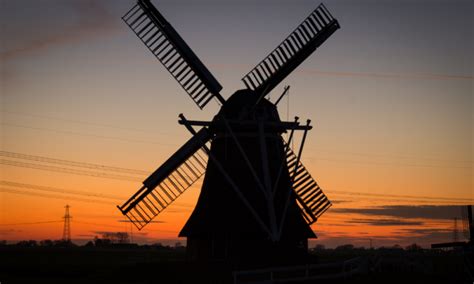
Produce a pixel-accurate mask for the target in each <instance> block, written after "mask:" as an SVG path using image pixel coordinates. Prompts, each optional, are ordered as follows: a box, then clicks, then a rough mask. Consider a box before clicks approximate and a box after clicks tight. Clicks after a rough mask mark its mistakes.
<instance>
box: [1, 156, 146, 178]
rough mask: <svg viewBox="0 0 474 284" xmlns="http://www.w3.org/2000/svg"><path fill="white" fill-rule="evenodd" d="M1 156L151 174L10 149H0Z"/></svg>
mask: <svg viewBox="0 0 474 284" xmlns="http://www.w3.org/2000/svg"><path fill="white" fill-rule="evenodd" d="M0 156H3V157H8V158H14V159H24V160H30V161H37V162H45V163H51V164H58V165H64V166H71V167H82V168H88V169H96V170H102V171H113V172H121V173H128V174H139V175H146V174H149V172H147V171H143V170H135V169H126V168H120V167H113V166H105V165H99V164H92V163H84V162H76V161H72V160H64V159H56V158H49V157H44V156H35V155H28V154H22V153H15V152H8V151H0Z"/></svg>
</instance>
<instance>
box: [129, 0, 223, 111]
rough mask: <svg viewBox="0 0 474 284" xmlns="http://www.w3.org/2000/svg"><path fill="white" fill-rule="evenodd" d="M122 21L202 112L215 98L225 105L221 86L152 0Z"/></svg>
mask: <svg viewBox="0 0 474 284" xmlns="http://www.w3.org/2000/svg"><path fill="white" fill-rule="evenodd" d="M122 19H123V20H124V22H125V23H126V24H127V25H128V26H129V27H130V29H132V31H133V32H134V33H135V34H136V35H137V36H138V37H139V38H140V40H141V41H143V43H144V44H145V45H146V46H147V47H148V49H149V50H150V51H151V52H152V53H153V55H155V56H156V58H158V60H159V61H160V62H161V63H162V64H163V66H165V68H166V69H167V70H168V71H169V72H170V73H171V75H172V76H173V77H174V78H175V79H176V80H177V81H178V83H179V84H180V85H181V86H182V87H183V89H184V90H185V91H186V93H188V95H189V96H190V97H191V99H193V101H194V102H195V103H196V104H197V105H198V107H199V108H201V109H202V108H203V107H204V106H206V104H207V103H208V102H209V101H210V100H211V99H212V98H214V97H216V98H217V99H218V100H219V101H220V102H221V103H223V102H224V99H223V98H222V96H221V95H220V94H219V91H220V90H221V89H222V86H221V85H220V84H219V82H217V80H216V78H214V76H212V74H211V73H210V72H209V70H208V69H207V68H206V67H205V66H204V64H203V63H202V62H201V60H199V58H198V57H197V56H196V54H194V52H193V51H192V50H191V48H190V47H189V46H188V45H187V44H186V42H185V41H184V40H183V39H182V38H181V36H180V35H179V34H178V33H177V32H176V30H175V29H174V28H173V27H172V26H171V25H170V24H169V23H168V22H167V21H166V19H165V18H164V17H163V16H162V15H161V14H160V12H158V10H157V9H156V8H155V7H154V6H153V4H151V2H150V1H149V0H138V1H137V4H136V5H135V6H133V7H132V9H130V10H129V11H128V12H127V13H126V14H125V15H124V16H123V17H122Z"/></svg>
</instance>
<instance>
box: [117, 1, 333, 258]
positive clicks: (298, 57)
mask: <svg viewBox="0 0 474 284" xmlns="http://www.w3.org/2000/svg"><path fill="white" fill-rule="evenodd" d="M122 19H123V20H124V22H125V23H126V24H127V25H128V26H129V27H130V28H131V29H132V31H133V32H135V34H136V35H137V36H138V37H139V38H140V39H141V41H142V42H143V43H144V44H145V45H146V47H147V48H148V49H149V50H150V51H151V52H152V53H153V55H154V56H155V57H156V58H157V59H158V60H159V61H160V62H161V63H162V64H163V66H164V67H165V68H166V69H167V70H168V71H169V72H170V74H171V75H172V76H173V77H174V78H175V79H176V80H177V81H178V83H179V84H180V85H181V86H182V87H183V89H184V90H185V91H186V93H187V94H188V95H189V96H190V98H191V99H192V100H193V101H194V102H195V103H196V104H197V106H198V107H199V108H201V109H202V108H203V107H205V106H206V105H207V104H208V103H209V102H210V101H211V100H212V99H213V98H215V99H217V100H218V101H219V102H220V103H221V104H222V107H221V109H220V110H219V112H218V113H217V114H216V115H215V117H214V119H213V120H212V121H191V120H187V119H186V118H185V117H184V116H183V115H182V114H181V115H180V120H179V123H180V124H183V125H184V126H185V127H186V128H187V129H188V130H189V131H190V132H191V133H192V134H193V136H192V137H191V138H190V139H189V140H188V141H187V142H186V143H184V144H183V146H181V147H180V148H179V149H178V150H177V151H176V152H175V153H174V154H173V155H172V156H171V157H170V158H169V159H168V160H166V161H165V162H164V163H163V164H162V165H161V166H160V167H159V168H158V169H157V170H156V171H155V172H154V173H152V174H151V175H150V176H149V177H148V178H147V179H145V180H144V181H143V186H142V187H141V188H140V189H139V190H138V192H137V193H135V194H134V195H133V196H132V197H131V198H130V199H129V200H128V201H127V202H125V203H124V204H123V205H122V206H118V208H119V209H120V211H121V212H122V213H123V214H124V215H126V216H127V217H128V218H129V219H130V220H131V222H132V223H133V224H134V225H136V226H137V227H138V229H142V228H143V227H144V226H145V225H147V224H148V223H149V222H150V221H151V220H152V219H153V218H155V217H156V216H157V215H158V214H159V213H161V212H162V211H163V210H164V209H166V208H167V207H168V206H169V205H170V204H171V203H172V202H173V201H174V200H176V198H178V197H179V196H180V195H181V194H182V193H183V192H184V191H185V190H187V189H188V188H189V187H191V186H192V185H193V184H194V183H195V182H196V181H198V180H199V179H200V178H201V177H202V176H204V180H203V184H202V188H201V193H200V196H199V199H198V202H197V205H196V207H195V209H194V211H193V212H192V214H191V216H190V218H189V219H188V221H187V222H186V224H185V226H184V227H183V229H182V230H181V232H180V234H179V235H180V236H182V237H187V252H188V254H189V256H190V257H191V258H193V259H197V260H204V259H210V260H225V261H226V262H228V263H238V264H239V265H241V264H242V263H247V264H249V263H273V262H278V263H282V262H295V261H304V257H302V256H305V255H306V252H307V242H308V238H315V237H316V235H315V234H314V232H313V231H312V229H311V227H310V225H311V224H313V223H315V222H316V221H317V219H318V218H319V217H320V216H321V215H322V214H323V213H324V212H325V211H326V210H327V209H328V208H329V207H330V206H331V202H330V201H329V200H328V198H327V197H326V195H325V194H324V193H323V192H322V190H321V188H320V187H319V185H318V184H317V183H316V181H315V180H314V179H313V178H312V176H311V175H310V174H309V172H308V171H307V170H306V168H305V167H304V165H303V164H302V163H301V154H302V149H303V145H304V142H305V139H306V134H307V131H308V130H310V129H311V128H312V127H311V126H310V125H309V124H310V121H309V120H308V121H307V123H306V125H300V123H299V122H298V118H296V119H295V121H292V122H291V121H290V122H289V121H281V120H280V117H279V115H278V110H277V104H278V102H279V101H280V100H281V98H282V97H283V96H284V94H286V92H287V90H288V88H289V87H286V88H285V92H284V93H283V94H282V95H281V96H280V98H279V99H278V100H277V101H276V102H275V103H272V102H270V101H269V100H267V99H266V98H265V96H266V95H267V94H268V93H270V92H271V91H272V90H273V89H274V88H275V87H276V86H277V85H278V84H279V83H280V82H281V81H283V80H284V79H285V78H286V77H287V76H288V75H289V74H290V73H291V72H292V71H293V70H294V69H296V68H297V67H298V66H299V65H300V64H301V63H302V62H303V61H304V60H305V59H306V58H307V57H308V56H310V55H311V54H312V53H313V52H314V51H315V50H316V49H317V48H318V47H319V46H320V45H321V44H322V43H323V42H325V41H326V40H327V39H328V38H329V37H330V36H331V35H332V34H333V33H334V32H335V31H336V30H337V29H339V23H338V22H337V20H336V19H335V18H333V16H332V15H331V14H330V12H329V11H328V10H327V9H326V7H325V6H324V5H323V4H320V5H319V6H318V7H317V8H316V9H315V10H314V11H312V12H311V14H310V15H309V16H308V17H307V18H306V19H305V20H304V21H303V22H302V23H301V24H300V25H299V26H298V27H297V28H296V29H295V30H294V31H293V32H292V33H291V34H290V35H289V36H288V37H287V38H286V39H285V40H284V41H283V42H282V43H281V44H280V45H279V46H277V48H275V49H274V50H273V51H272V52H271V53H270V54H269V55H268V56H267V57H265V58H264V59H263V60H262V61H261V62H260V63H259V64H257V66H256V67H255V68H253V69H252V70H251V71H250V72H249V73H247V74H246V75H245V76H244V77H243V79H242V81H243V82H244V84H245V86H246V89H242V90H238V91H236V92H235V93H234V94H233V95H232V96H231V97H230V98H228V99H227V100H225V99H224V98H223V97H222V96H221V95H220V93H219V92H220V91H221V89H222V86H221V85H220V84H219V82H218V81H217V80H216V79H215V78H214V76H213V75H212V74H211V73H210V71H209V70H208V69H207V68H206V67H205V66H204V64H203V63H202V62H201V61H200V59H199V58H198V57H197V56H196V54H195V53H194V52H193V51H192V50H191V48H190V47H189V46H188V45H187V44H186V42H185V41H184V40H183V39H182V38H181V36H180V35H179V34H178V32H177V31H176V30H175V29H174V28H173V26H172V25H171V24H170V23H168V22H167V21H166V19H165V18H164V17H163V15H161V13H160V12H159V11H158V10H157V9H156V8H155V7H154V6H153V4H152V3H151V2H150V0H137V4H136V5H135V6H133V7H132V9H130V11H128V12H127V13H126V14H125V15H124V16H123V17H122ZM194 127H199V130H195V129H194ZM294 131H303V135H302V140H301V143H300V148H299V150H298V152H297V153H294V152H293V149H292V148H291V147H290V145H291V142H292V139H293V133H294ZM284 132H286V133H288V139H287V140H286V141H285V139H283V137H282V133H284Z"/></svg>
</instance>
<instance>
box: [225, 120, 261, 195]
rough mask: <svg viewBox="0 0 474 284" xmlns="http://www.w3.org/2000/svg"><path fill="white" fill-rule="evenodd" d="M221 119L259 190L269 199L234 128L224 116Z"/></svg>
mask: <svg viewBox="0 0 474 284" xmlns="http://www.w3.org/2000/svg"><path fill="white" fill-rule="evenodd" d="M220 119H221V120H222V121H223V122H224V126H225V128H226V129H227V131H229V134H230V136H231V137H232V139H233V140H234V142H235V144H236V145H237V148H238V149H239V152H240V154H241V155H242V157H243V158H244V161H245V163H246V164H247V166H248V167H249V170H250V172H251V173H252V176H253V177H254V179H255V181H256V182H257V185H258V188H259V189H260V191H261V192H262V193H263V195H264V196H265V197H266V198H268V194H267V191H266V190H265V187H264V186H263V184H262V181H261V180H260V178H259V177H258V175H257V172H256V171H255V169H254V168H253V166H252V163H251V162H250V160H249V157H248V156H247V153H245V151H244V149H243V148H242V145H240V142H239V140H238V139H237V136H235V133H234V131H233V130H232V128H231V127H230V125H229V122H228V121H227V119H226V118H225V117H223V116H221V117H220Z"/></svg>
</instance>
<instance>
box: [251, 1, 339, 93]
mask: <svg viewBox="0 0 474 284" xmlns="http://www.w3.org/2000/svg"><path fill="white" fill-rule="evenodd" d="M337 29H339V23H338V22H337V20H336V19H334V18H333V17H332V15H331V13H329V11H328V10H327V9H326V7H325V6H324V5H323V4H320V5H319V6H318V7H317V8H316V9H315V10H314V11H313V12H312V13H311V14H310V15H309V16H308V17H307V18H306V19H305V20H304V21H303V22H302V23H301V24H300V25H299V26H298V27H297V28H296V29H295V30H294V31H293V32H292V33H291V34H290V35H289V36H288V37H287V38H286V39H285V40H284V41H283V42H282V43H281V44H280V45H279V46H278V47H277V48H275V49H274V50H273V51H272V52H271V53H270V54H269V55H268V56H267V57H265V59H263V60H262V61H261V62H260V63H259V64H257V66H256V67H255V68H254V69H252V71H250V72H249V73H247V75H245V76H244V78H243V79H242V81H243V82H244V84H245V85H246V86H247V88H248V89H251V90H254V91H257V92H258V93H261V92H265V93H268V92H270V91H271V90H272V89H273V88H274V87H275V86H277V85H278V84H279V83H280V82H281V81H282V80H283V79H285V77H286V76H288V75H289V74H290V73H291V72H292V71H293V70H294V69H295V68H296V67H298V65H300V64H301V63H302V62H303V61H304V60H305V59H306V58H307V57H308V56H310V55H311V53H313V51H315V50H316V48H318V47H319V46H320V45H321V44H322V43H323V42H324V41H326V39H328V38H329V37H330V36H331V35H332V34H333V33H334V32H335V31H336V30H337Z"/></svg>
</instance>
